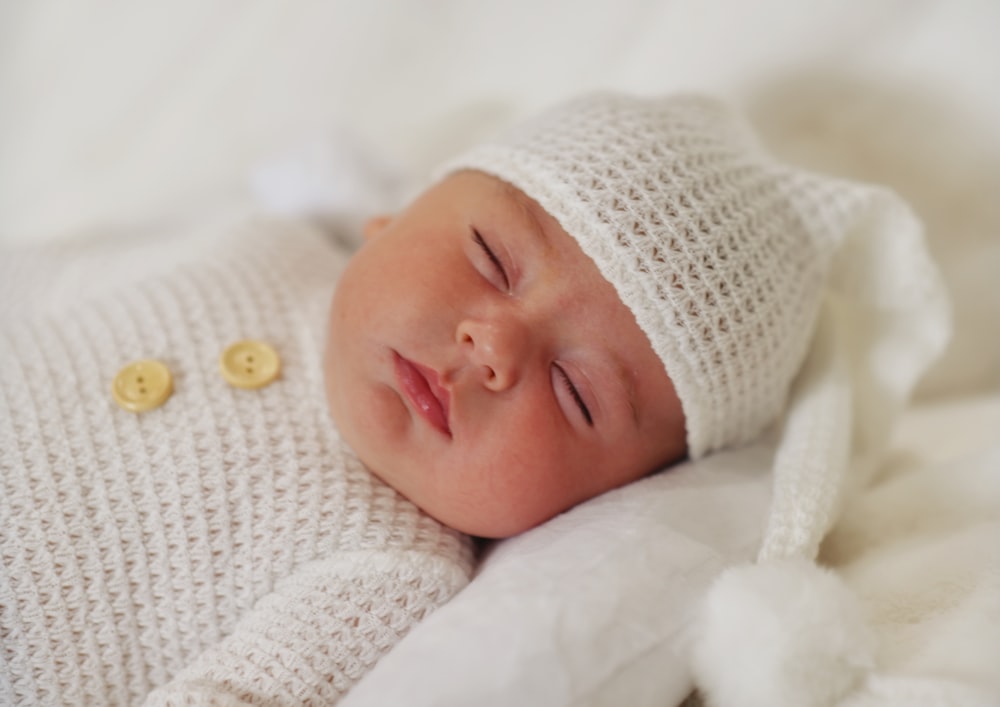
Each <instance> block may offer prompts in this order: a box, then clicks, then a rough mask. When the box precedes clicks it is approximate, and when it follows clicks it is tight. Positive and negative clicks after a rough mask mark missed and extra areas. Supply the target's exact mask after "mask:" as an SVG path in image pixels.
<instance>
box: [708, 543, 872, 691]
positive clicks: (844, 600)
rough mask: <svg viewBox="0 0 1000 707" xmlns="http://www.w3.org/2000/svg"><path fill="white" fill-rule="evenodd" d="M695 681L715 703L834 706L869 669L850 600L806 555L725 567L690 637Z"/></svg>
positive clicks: (859, 620) (867, 647) (868, 644)
mask: <svg viewBox="0 0 1000 707" xmlns="http://www.w3.org/2000/svg"><path fill="white" fill-rule="evenodd" d="M692 649H693V650H692V659H693V669H694V676H695V681H696V683H697V684H698V687H699V689H700V690H701V691H702V693H703V695H704V696H705V697H706V698H707V702H708V703H709V704H710V705H714V706H715V707H730V706H734V707H735V706H738V707H758V706H759V707H765V706H766V707H775V705H795V706H796V707H813V706H816V707H818V706H819V705H832V704H836V703H837V701H839V700H840V699H841V698H843V697H844V696H846V695H847V694H849V693H850V692H852V691H853V690H855V689H856V688H858V687H859V686H860V684H861V683H862V682H863V680H864V679H865V677H866V676H867V675H868V674H869V673H870V671H871V670H872V669H873V668H874V664H875V655H874V654H875V638H874V635H873V634H872V632H871V631H870V629H869V628H868V626H867V625H866V623H865V621H864V617H863V615H862V610H861V607H860V605H859V604H858V601H857V599H856V597H855V596H854V595H853V594H852V593H851V592H850V590H848V589H847V587H846V586H844V585H843V583H842V582H841V581H840V579H839V578H838V577H836V576H835V575H834V574H833V573H832V572H829V571H827V570H824V569H821V568H820V567H819V566H817V565H815V564H813V563H811V562H807V561H805V560H780V561H769V562H765V563H762V564H758V565H752V566H742V567H736V568H733V569H730V570H728V571H726V572H724V573H723V574H722V575H721V576H720V577H719V579H718V580H716V582H715V584H714V585H713V586H712V587H711V589H710V590H709V593H708V595H707V597H706V599H705V603H704V604H703V606H702V609H701V615H700V617H699V621H698V624H697V626H696V628H695V635H694V636H693V646H692Z"/></svg>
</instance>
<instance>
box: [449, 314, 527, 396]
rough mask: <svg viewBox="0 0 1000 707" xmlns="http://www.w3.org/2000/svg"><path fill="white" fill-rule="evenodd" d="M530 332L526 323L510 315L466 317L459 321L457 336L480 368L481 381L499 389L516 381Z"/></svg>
mask: <svg viewBox="0 0 1000 707" xmlns="http://www.w3.org/2000/svg"><path fill="white" fill-rule="evenodd" d="M529 334H530V332H529V330H528V327H526V326H525V325H524V324H523V323H521V322H520V321H518V320H517V319H515V318H513V317H505V318H495V319H490V320H476V319H466V320H464V321H462V322H461V323H460V324H459V326H458V330H457V335H456V338H457V340H458V343H459V345H460V346H462V347H463V349H464V350H465V351H466V354H467V355H468V357H469V360H470V362H471V363H472V364H473V365H474V366H477V367H478V368H479V370H480V371H481V372H482V375H483V385H485V386H486V387H487V388H489V389H490V390H493V391H495V392H500V391H503V390H507V389H508V388H510V387H511V386H513V385H514V384H515V383H517V381H518V378H519V376H520V372H521V367H522V366H523V365H524V359H525V354H526V352H527V349H528V346H529V343H530V338H529Z"/></svg>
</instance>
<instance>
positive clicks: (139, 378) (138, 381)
mask: <svg viewBox="0 0 1000 707" xmlns="http://www.w3.org/2000/svg"><path fill="white" fill-rule="evenodd" d="M135 382H136V383H145V381H144V380H143V378H142V376H139V377H138V378H136V379H135Z"/></svg>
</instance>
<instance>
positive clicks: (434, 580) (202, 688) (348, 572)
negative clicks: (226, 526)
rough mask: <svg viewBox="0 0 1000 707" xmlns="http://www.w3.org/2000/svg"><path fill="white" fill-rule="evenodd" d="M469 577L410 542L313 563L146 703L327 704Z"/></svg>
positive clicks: (463, 567) (457, 563)
mask: <svg viewBox="0 0 1000 707" xmlns="http://www.w3.org/2000/svg"><path fill="white" fill-rule="evenodd" d="M468 577H469V568H468V566H467V565H465V564H463V563H462V562H461V561H459V560H454V559H451V558H445V557H441V556H439V555H431V554H428V553H426V552H420V551H415V550H380V551H375V550H368V551H354V552H350V553H345V554H343V555H340V556H338V557H337V558H335V559H333V560H328V561H327V560H324V561H319V562H316V563H313V564H312V565H309V566H307V567H305V568H303V569H302V570H301V571H299V572H297V573H296V574H294V575H292V576H291V577H289V578H288V579H287V580H285V581H284V582H282V583H281V584H279V585H278V586H277V588H276V589H275V591H273V592H272V593H270V594H268V595H267V596H265V597H264V598H263V599H261V601H259V602H258V604H257V606H255V607H254V610H253V611H252V612H250V613H249V614H248V615H247V616H245V617H244V618H243V619H242V620H241V621H240V622H239V623H238V624H237V626H236V629H235V630H234V632H233V633H232V634H231V635H230V636H228V637H227V638H226V639H224V640H223V641H221V642H220V643H219V644H217V645H216V646H214V647H212V648H210V649H209V650H208V651H206V652H205V653H203V654H202V655H201V656H200V657H199V658H197V659H196V660H195V661H194V662H193V663H192V664H191V665H189V666H188V667H187V668H185V669H184V670H182V671H181V672H180V673H179V674H178V675H177V676H176V677H175V678H174V679H173V680H172V681H170V682H169V683H167V684H166V685H163V686H162V687H160V688H159V689H157V690H155V691H153V692H152V693H151V694H150V695H149V696H148V698H147V700H146V703H145V704H146V705H147V706H149V707H152V706H161V705H163V706H165V705H244V704H267V705H292V704H295V705H301V704H333V703H335V702H336V701H337V700H339V699H340V698H341V697H343V695H344V694H345V693H346V692H347V691H348V690H349V689H350V688H351V686H352V685H353V684H354V683H355V682H357V681H358V680H359V679H360V678H361V677H362V676H363V675H364V674H365V673H366V672H367V671H368V670H370V669H371V667H372V666H373V665H374V664H375V662H376V661H377V660H378V659H379V658H380V657H381V656H382V655H383V654H384V653H386V652H388V650H389V649H390V648H391V647H392V646H393V645H395V643H397V642H398V641H399V639H400V638H401V637H402V636H403V635H405V634H406V633H407V632H408V631H409V630H410V629H411V628H412V627H413V626H414V625H415V624H416V623H417V622H419V621H420V620H421V619H422V618H423V617H424V616H426V615H427V614H429V613H430V612H431V611H433V610H434V609H435V608H437V607H438V606H440V605H441V604H443V603H445V602H446V601H448V599H450V598H451V597H452V596H453V595H454V594H456V593H457V592H458V591H459V590H460V589H461V588H462V587H463V586H465V584H466V583H467V582H468Z"/></svg>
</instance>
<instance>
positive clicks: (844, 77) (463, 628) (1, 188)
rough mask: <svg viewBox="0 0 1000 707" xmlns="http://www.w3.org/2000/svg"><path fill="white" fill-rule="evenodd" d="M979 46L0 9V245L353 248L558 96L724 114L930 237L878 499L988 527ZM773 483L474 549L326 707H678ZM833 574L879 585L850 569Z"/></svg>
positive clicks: (558, 4)
mask: <svg viewBox="0 0 1000 707" xmlns="http://www.w3.org/2000/svg"><path fill="white" fill-rule="evenodd" d="M998 28H1000V4H998V3H996V2H994V0H955V1H947V0H940V1H933V0H931V1H928V2H919V3H916V2H910V1H909V0H872V1H868V0H854V1H851V2H843V1H841V0H821V1H817V2H810V3H800V2H795V0H762V1H760V2H753V3H745V2H740V1H739V0H719V1H718V2H707V3H706V2H695V1H693V0H691V1H684V2H682V1H679V0H665V1H654V0H625V1H616V0H601V1H599V2H597V1H595V2H587V3H579V2H573V1H572V0H548V1H543V2H533V1H532V0H510V1H508V2H505V3H495V4H490V3H468V2H464V1H462V0H444V1H442V2H434V3H412V2H407V1H406V0H382V1H380V2H357V1H353V2H352V1H351V0H334V1H326V2H323V1H320V0H315V1H313V2H309V1H305V0H303V1H302V2H297V3H272V2H268V1H267V0H250V1H238V0H177V1H175V2H171V3H152V2H147V3H130V4H123V3H119V2H114V1H113V0H84V1H83V2H77V3H63V2H37V3H14V2H7V3H0V244H10V243H24V242H33V241H39V240H45V239H51V238H78V237H82V236H84V235H85V234H88V233H90V232H93V231H101V232H105V231H107V230H115V231H119V232H123V233H130V232H134V233H141V232H143V231H144V230H148V229H158V228H162V227H165V226H168V225H169V224H170V223H172V222H175V221H177V220H187V221H191V220H194V221H198V220H204V219H207V218H210V217H213V218H214V217H215V216H216V215H217V214H219V213H231V212H239V211H246V210H252V209H261V208H264V209H271V210H281V211H285V212H288V211H292V212H300V213H305V214H318V215H320V216H323V217H326V218H332V219H335V220H338V221H341V222H346V223H348V224H356V223H357V219H358V218H359V217H360V216H361V214H362V213H363V212H367V211H370V210H372V209H376V208H381V207H383V206H386V205H392V204H396V203H398V202H399V201H400V199H401V198H403V197H404V195H405V194H406V193H407V192H408V191H409V190H412V189H413V188H414V187H415V185H417V184H418V183H419V175H422V174H423V173H424V172H425V171H426V170H427V169H428V168H429V167H430V166H431V165H433V164H435V163H436V162H438V161H439V160H440V159H442V158H444V157H446V156H447V155H449V154H450V153H452V152H454V151H456V150H457V149H459V148H460V147H462V146H464V145H466V144H467V143H469V142H470V141H472V140H474V139H475V138H476V137H477V136H480V135H483V134H486V133H488V132H490V131H492V130H494V129H497V128H499V127H501V126H503V125H506V124H508V123H509V122H510V121H512V120H514V119H515V118H517V117H519V116H521V115H524V114H525V113H528V112H530V111H532V110H534V109H536V108H538V107H541V106H543V105H545V104H547V103H549V102H551V101H554V100H556V99H558V98H560V97H563V96H565V95H568V94H570V93H573V92H576V91H578V90H583V89H587V88H592V87H615V88H622V89H627V90H636V91H642V92H654V91H657V92H658V91H666V90H671V89H675V88H682V87H683V88H699V89H706V90H711V91H715V92H719V93H723V94H725V95H728V96H730V97H733V98H736V99H738V100H741V101H743V102H745V103H746V105H747V106H748V108H749V110H750V111H751V114H752V116H753V117H754V118H755V120H756V121H757V122H758V125H759V126H760V128H761V130H762V132H763V133H764V135H765V137H766V138H767V140H768V141H769V142H770V143H771V145H772V146H773V148H774V149H775V150H776V151H778V152H779V153H782V154H784V155H786V156H787V157H789V158H790V159H794V160H795V161H798V162H802V163H804V164H807V165H810V166H814V167H820V168H823V169H826V170H830V171H834V172H838V173H843V174H848V175H851V176H856V177H861V178H869V179H875V180H878V181H884V182H886V183H888V184H890V186H893V187H894V188H896V189H897V190H898V191H900V192H901V193H902V194H903V195H904V196H905V197H907V198H909V199H910V200H911V201H912V202H913V204H914V206H915V208H916V210H917V211H918V213H920V215H921V216H922V217H923V218H924V219H925V221H926V222H927V224H928V227H929V237H930V243H931V247H932V250H933V251H934V254H935V256H936V257H937V259H938V261H939V262H940V264H941V266H942V269H943V272H944V275H945V278H946V280H947V284H948V285H949V288H950V290H951V296H952V300H953V304H954V311H955V336H954V339H953V342H952V344H951V345H950V346H949V348H948V349H947V351H946V353H945V356H944V357H943V358H942V360H941V361H940V362H939V363H938V364H937V366H936V367H935V368H933V369H932V371H931V373H930V375H929V376H928V378H927V379H926V381H925V382H924V384H923V385H922V387H921V388H920V391H919V392H920V395H919V398H918V401H917V404H916V406H915V407H914V409H913V410H912V411H910V412H909V413H907V414H906V415H905V416H904V419H903V422H902V426H901V428H900V431H899V434H898V436H897V441H896V448H897V451H898V454H897V455H895V456H894V457H893V459H894V460H895V462H896V466H894V467H891V468H889V469H888V470H887V471H886V472H885V473H886V475H888V476H892V474H897V475H901V477H902V478H904V481H902V482H898V483H900V484H901V488H904V487H906V485H907V484H908V483H910V482H909V481H906V480H905V479H907V478H909V477H906V476H905V475H906V474H907V473H910V472H913V476H912V478H913V479H918V478H923V479H925V480H926V482H925V484H924V486H923V488H936V487H935V484H936V483H939V482H940V480H941V478H942V476H941V475H942V474H945V473H949V471H950V472H951V475H952V478H954V479H955V483H956V484H962V483H964V482H962V481H961V480H962V479H964V478H966V477H969V478H973V477H975V478H978V479H979V481H978V482H974V481H969V482H968V483H967V487H968V489H973V488H977V489H979V490H980V491H981V492H982V493H981V494H980V495H979V496H978V498H980V499H981V500H982V503H983V505H982V507H981V509H980V511H979V512H980V513H981V514H982V517H984V518H986V519H987V520H990V519H992V520H994V521H995V520H996V519H997V518H998V517H1000V501H997V502H996V505H993V506H991V505H989V504H990V503H991V502H992V501H993V500H996V499H997V498H998V495H1000V494H995V492H996V491H997V488H996V486H991V485H990V483H989V481H990V479H991V478H995V476H996V475H994V477H990V475H989V474H988V473H984V472H982V471H981V470H982V469H983V468H987V467H985V466H983V465H988V464H990V463H992V462H991V461H990V460H991V459H995V457H989V456H988V455H989V454H992V453H994V452H993V451H991V450H995V449H996V445H997V443H998V442H997V434H996V430H997V429H1000V325H998V322H1000V288H998V287H997V285H996V282H997V276H998V275H1000V209H998V206H997V204H998V202H997V200H996V194H997V193H1000V135H998V134H997V131H996V130H995V125H997V124H998V123H1000V90H998V89H997V87H998V86H1000V45H998V44H997V42H996V41H995V34H996V30H997V29H998ZM275 155H279V156H281V157H280V159H277V160H276V159H275ZM768 454H769V450H768V448H767V446H766V445H763V446H757V447H754V448H751V449H749V450H741V451H738V452H733V453H728V454H725V455H720V456H718V457H715V458H713V459H710V460H706V461H704V462H701V463H699V464H698V465H688V466H685V467H682V468H679V469H676V470H674V471H671V472H670V473H669V474H665V475H661V476H657V477H653V478H651V479H649V480H646V481H643V482H641V483H640V484H636V485H634V486H632V487H629V488H626V489H623V490H621V491H620V492H617V493H614V494H609V495H608V496H606V497H603V498H600V499H596V500H594V501H592V502H591V503H588V504H586V505H584V506H582V507H580V508H578V509H575V510H574V511H572V512H570V513H569V514H567V515H565V516H563V517H560V518H557V519H555V520H554V521H552V522H551V523H549V524H547V525H546V526H543V527H541V528H539V529H537V530H535V531H532V532H530V533H527V534H525V535H523V536H521V537H518V538H515V539H513V540H511V541H508V542H506V543H503V544H500V545H499V546H497V547H495V548H493V550H492V552H491V553H490V554H489V555H488V556H487V558H486V560H485V562H484V564H483V566H482V568H481V571H480V574H479V575H478V577H477V578H476V580H475V581H474V582H473V584H472V585H470V587H469V589H468V591H466V592H465V593H463V594H462V595H460V596H459V597H458V598H457V599H456V600H455V601H454V602H453V603H452V604H450V605H449V606H447V607H446V608H445V609H443V610H442V611H440V612H438V613H437V614H435V615H433V616H432V617H431V618H430V619H428V621H427V622H426V623H425V624H423V625H422V626H420V627H419V628H418V629H417V630H416V631H415V632H413V633H412V634H411V635H410V636H409V637H408V638H407V639H406V640H405V641H404V642H403V643H401V644H400V645H399V647H398V649H397V650H396V651H395V652H393V653H392V654H390V655H389V656H388V657H387V658H386V659H385V660H383V661H382V662H381V663H380V664H379V665H378V667H377V668H376V670H375V671H374V672H373V673H372V674H371V675H370V676H369V677H368V678H367V679H366V680H365V681H363V682H362V683H361V684H360V685H359V687H358V688H357V690H356V691H355V692H354V693H353V694H352V695H351V696H350V697H349V699H348V703H349V704H351V705H355V707H356V706H357V705H381V704H402V703H405V704H428V705H430V704H435V705H447V704H455V705H460V704H484V705H486V704H498V705H499V704H519V705H520V704H523V705H532V704H537V705H547V706H552V705H554V706H558V705H584V704H593V705H605V704H616V705H617V704H628V705H636V706H640V705H668V704H672V703H676V702H678V701H679V700H680V699H682V698H683V697H684V696H685V695H686V694H687V693H688V692H689V690H690V687H691V678H690V670H689V668H688V665H687V662H686V657H687V656H686V650H687V645H686V639H685V630H686V626H687V623H688V620H689V618H690V616H691V612H692V611H693V610H694V607H695V605H696V603H697V600H698V598H699V597H700V595H701V593H702V592H703V590H704V588H705V587H706V586H707V585H708V583H709V582H710V581H711V580H712V579H713V578H714V577H715V575H716V574H717V573H718V572H719V571H720V570H721V569H722V568H723V567H725V566H726V565H728V564H732V563H733V562H736V561H738V560H743V559H746V558H748V557H750V556H752V555H753V551H754V545H755V543H756V540H757V538H758V535H759V532H760V522H761V521H762V519H763V508H764V507H765V505H766V503H767V496H768V488H769V481H768V479H767V475H766V473H765V472H766V463H765V462H766V459H767V457H768ZM984 455H986V456H984ZM961 459H966V460H975V459H980V460H982V459H986V461H980V462H976V461H967V462H962V461H960V460H961ZM952 464H953V465H954V466H951V467H949V465H952ZM977 464H979V466H976V465H977ZM935 465H936V466H935ZM963 465H964V466H963ZM994 468H995V467H994ZM977 469H978V470H980V471H979V472H978V473H977V471H976V470H977ZM933 470H937V471H933ZM997 473H998V474H1000V471H998V472H997ZM984 479H985V481H984ZM912 483H914V484H917V483H918V482H917V481H914V482H912ZM976 483H979V484H980V486H978V487H977V486H975V484H976ZM885 488H889V489H891V486H890V487H885ZM968 489H967V490H968ZM961 490H962V489H961V488H960V489H958V491H957V492H956V496H955V497H957V498H961ZM991 493H994V494H995V495H990V494H991ZM926 498H928V499H931V497H930V496H928V497H926ZM928 502H930V500H928ZM886 507H887V508H889V507H891V504H887V505H886ZM977 517H978V516H977ZM845 552H846V551H845ZM841 559H843V560H844V561H845V563H846V562H848V560H850V562H851V563H853V564H851V565H850V567H849V568H848V569H847V570H845V573H846V574H847V575H848V576H849V577H850V578H852V581H856V582H857V583H859V585H858V586H868V587H873V586H875V585H874V584H872V583H871V577H872V575H871V574H870V571H871V570H870V565H869V564H865V563H866V560H865V556H864V553H858V554H851V556H850V558H847V557H846V555H845V556H844V557H843V558H841ZM852 568H853V569H852ZM866 572H867V574H866ZM851 573H853V574H851ZM865 582H869V584H867V585H865ZM872 591H875V590H872ZM876 593H877V592H876ZM997 620H998V621H1000V618H998V619H997ZM933 628H934V627H933V626H930V625H928V626H923V627H922V628H919V629H918V630H926V631H932V630H933ZM914 641H916V638H914ZM996 654H997V653H993V655H996ZM887 660H890V662H891V661H895V662H893V663H892V664H893V665H895V666H910V667H911V668H913V666H915V665H916V666H917V667H919V660H918V659H917V658H915V657H914V656H913V655H909V656H907V655H895V656H890V657H889V658H887ZM914 669H916V668H914Z"/></svg>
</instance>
